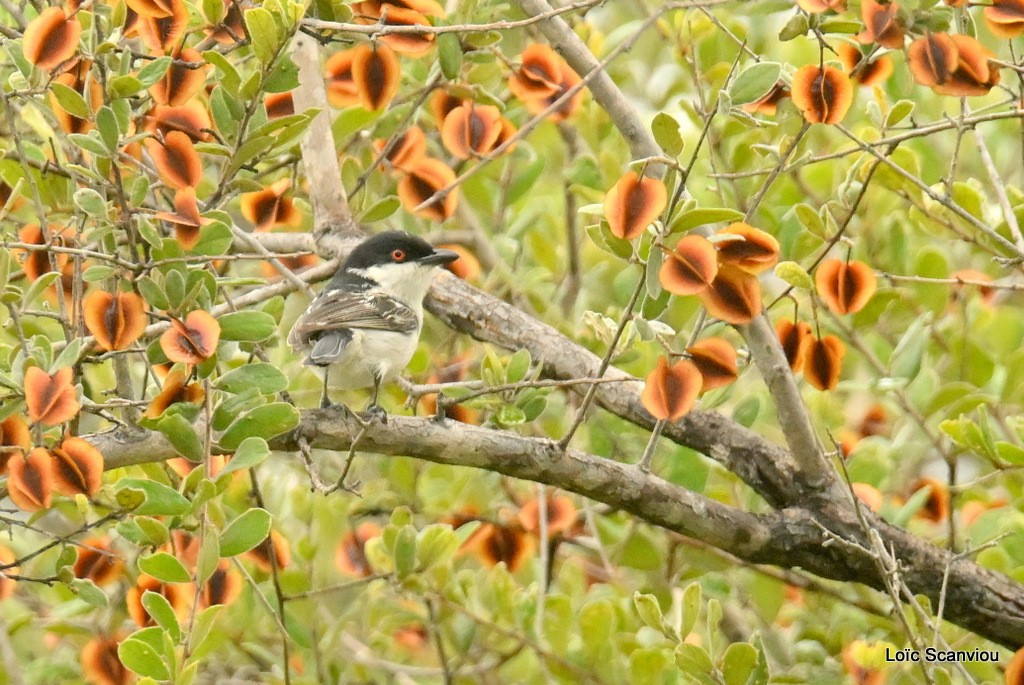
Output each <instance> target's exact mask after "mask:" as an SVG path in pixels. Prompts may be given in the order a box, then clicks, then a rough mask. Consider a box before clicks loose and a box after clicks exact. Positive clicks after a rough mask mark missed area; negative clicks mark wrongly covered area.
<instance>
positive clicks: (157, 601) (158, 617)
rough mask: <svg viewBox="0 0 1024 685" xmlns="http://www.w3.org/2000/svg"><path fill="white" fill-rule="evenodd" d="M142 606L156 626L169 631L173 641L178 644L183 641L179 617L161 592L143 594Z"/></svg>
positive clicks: (149, 591) (148, 591)
mask: <svg viewBox="0 0 1024 685" xmlns="http://www.w3.org/2000/svg"><path fill="white" fill-rule="evenodd" d="M142 606H143V608H144V609H145V610H146V612H147V613H148V614H149V615H150V617H152V619H153V620H154V621H156V624H157V625H158V626H160V627H161V628H163V629H164V630H165V631H167V634H168V635H169V636H170V638H171V639H172V640H174V641H175V642H177V641H178V640H180V639H181V626H179V625H178V617H177V616H176V615H175V614H174V609H173V608H171V603H170V602H168V601H167V598H166V597H164V596H163V595H161V594H160V593H159V592H153V591H152V590H146V591H145V592H144V593H143V594H142Z"/></svg>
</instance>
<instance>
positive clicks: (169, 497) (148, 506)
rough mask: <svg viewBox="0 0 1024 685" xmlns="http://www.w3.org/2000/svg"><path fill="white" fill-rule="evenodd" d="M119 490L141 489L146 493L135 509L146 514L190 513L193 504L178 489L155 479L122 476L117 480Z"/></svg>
mask: <svg viewBox="0 0 1024 685" xmlns="http://www.w3.org/2000/svg"><path fill="white" fill-rule="evenodd" d="M117 489H118V491H119V492H120V491H122V490H126V489H131V490H141V491H142V492H143V494H144V495H145V499H144V500H143V502H142V504H141V505H140V506H139V507H138V508H137V509H135V512H134V513H136V514H141V515H144V516H177V515H180V514H185V513H188V511H189V509H191V508H192V504H191V503H190V502H189V501H188V499H186V498H185V496H184V495H182V494H181V493H180V492H178V491H177V490H174V489H173V488H170V487H168V486H166V485H164V484H163V483H158V482H157V481H155V480H145V479H143V478H122V479H121V480H119V481H118V482H117Z"/></svg>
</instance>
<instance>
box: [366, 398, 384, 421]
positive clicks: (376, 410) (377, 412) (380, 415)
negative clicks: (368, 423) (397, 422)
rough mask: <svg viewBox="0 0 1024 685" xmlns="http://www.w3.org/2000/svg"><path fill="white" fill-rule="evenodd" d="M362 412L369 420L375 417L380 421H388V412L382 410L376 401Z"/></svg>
mask: <svg viewBox="0 0 1024 685" xmlns="http://www.w3.org/2000/svg"><path fill="white" fill-rule="evenodd" d="M364 413H365V415H366V416H368V417H369V418H370V419H371V420H373V419H377V420H379V421H380V422H381V423H387V422H388V413H387V412H386V411H384V407H382V406H380V405H379V404H377V403H373V404H371V405H370V406H368V407H367V408H366V411H365V412H364Z"/></svg>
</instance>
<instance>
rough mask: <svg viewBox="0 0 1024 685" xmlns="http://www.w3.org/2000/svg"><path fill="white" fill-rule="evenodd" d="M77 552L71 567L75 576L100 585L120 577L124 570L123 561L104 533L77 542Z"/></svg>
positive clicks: (107, 583)
mask: <svg viewBox="0 0 1024 685" xmlns="http://www.w3.org/2000/svg"><path fill="white" fill-rule="evenodd" d="M77 552H78V556H77V557H76V559H75V564H74V566H72V568H71V570H72V572H73V573H74V574H75V578H86V579H88V580H91V581H92V582H94V583H96V584H97V585H99V586H100V587H102V586H104V585H109V584H110V583H112V582H114V581H115V580H117V579H118V578H120V577H121V574H122V573H123V572H124V562H122V561H121V558H120V557H119V556H118V555H117V552H115V551H114V548H113V546H112V545H111V544H110V538H109V537H107V536H106V535H102V536H97V537H91V538H86V539H85V540H82V541H81V542H80V543H78V549H77Z"/></svg>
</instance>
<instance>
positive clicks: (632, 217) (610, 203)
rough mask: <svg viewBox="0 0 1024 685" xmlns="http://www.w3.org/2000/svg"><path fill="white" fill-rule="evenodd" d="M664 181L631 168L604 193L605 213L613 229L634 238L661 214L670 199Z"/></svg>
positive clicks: (616, 232) (628, 238) (614, 231)
mask: <svg viewBox="0 0 1024 685" xmlns="http://www.w3.org/2000/svg"><path fill="white" fill-rule="evenodd" d="M667 200H668V197H667V191H666V190H665V183H664V182H663V181H662V180H661V179H658V178H650V177H645V178H641V177H640V176H639V175H638V174H637V173H636V172H635V171H628V172H626V174H625V175H624V176H623V177H622V178H620V179H619V180H618V181H617V182H616V183H615V185H614V186H612V187H611V189H610V190H609V191H608V192H607V193H606V194H605V196H604V215H605V218H606V219H607V220H608V228H609V229H611V232H612V233H613V234H615V235H616V236H618V237H619V238H623V239H625V240H633V239H634V238H636V237H637V236H638V235H640V234H641V233H643V231H644V229H645V228H647V226H649V225H650V224H651V223H652V222H653V221H654V220H655V219H657V218H658V217H659V216H661V213H662V211H664V209H665V205H666V203H667Z"/></svg>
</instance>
